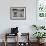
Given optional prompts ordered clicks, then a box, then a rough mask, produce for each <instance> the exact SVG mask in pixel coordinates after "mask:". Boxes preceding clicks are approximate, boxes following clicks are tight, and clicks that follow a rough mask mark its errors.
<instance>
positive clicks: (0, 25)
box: [0, 0, 36, 36]
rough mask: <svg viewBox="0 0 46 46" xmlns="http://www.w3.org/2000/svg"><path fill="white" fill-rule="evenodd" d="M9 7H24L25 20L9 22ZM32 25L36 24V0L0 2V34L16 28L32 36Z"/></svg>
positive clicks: (4, 0) (1, 0)
mask: <svg viewBox="0 0 46 46" xmlns="http://www.w3.org/2000/svg"><path fill="white" fill-rule="evenodd" d="M10 7H26V20H10ZM32 24H36V0H0V34H3V33H4V32H10V30H9V28H11V27H16V26H17V27H19V31H20V32H30V35H31V36H32V32H33V31H32V29H31V25H32Z"/></svg>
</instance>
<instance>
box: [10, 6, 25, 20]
mask: <svg viewBox="0 0 46 46" xmlns="http://www.w3.org/2000/svg"><path fill="white" fill-rule="evenodd" d="M10 19H11V20H25V19H26V8H25V7H11V8H10Z"/></svg>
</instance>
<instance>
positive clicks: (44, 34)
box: [33, 32, 46, 43]
mask: <svg viewBox="0 0 46 46" xmlns="http://www.w3.org/2000/svg"><path fill="white" fill-rule="evenodd" d="M33 35H34V36H35V37H36V38H37V41H38V42H39V43H40V40H41V39H42V38H45V37H44V36H46V33H45V32H35V33H34V34H33Z"/></svg>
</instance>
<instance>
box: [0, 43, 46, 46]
mask: <svg viewBox="0 0 46 46" xmlns="http://www.w3.org/2000/svg"><path fill="white" fill-rule="evenodd" d="M0 46H4V43H3V42H2V43H1V42H0ZM7 46H15V42H14V43H12V42H10V43H8V45H7ZM24 46H25V45H24ZM30 46H37V43H34V42H32V43H30ZM42 46H46V43H44V45H42Z"/></svg>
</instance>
